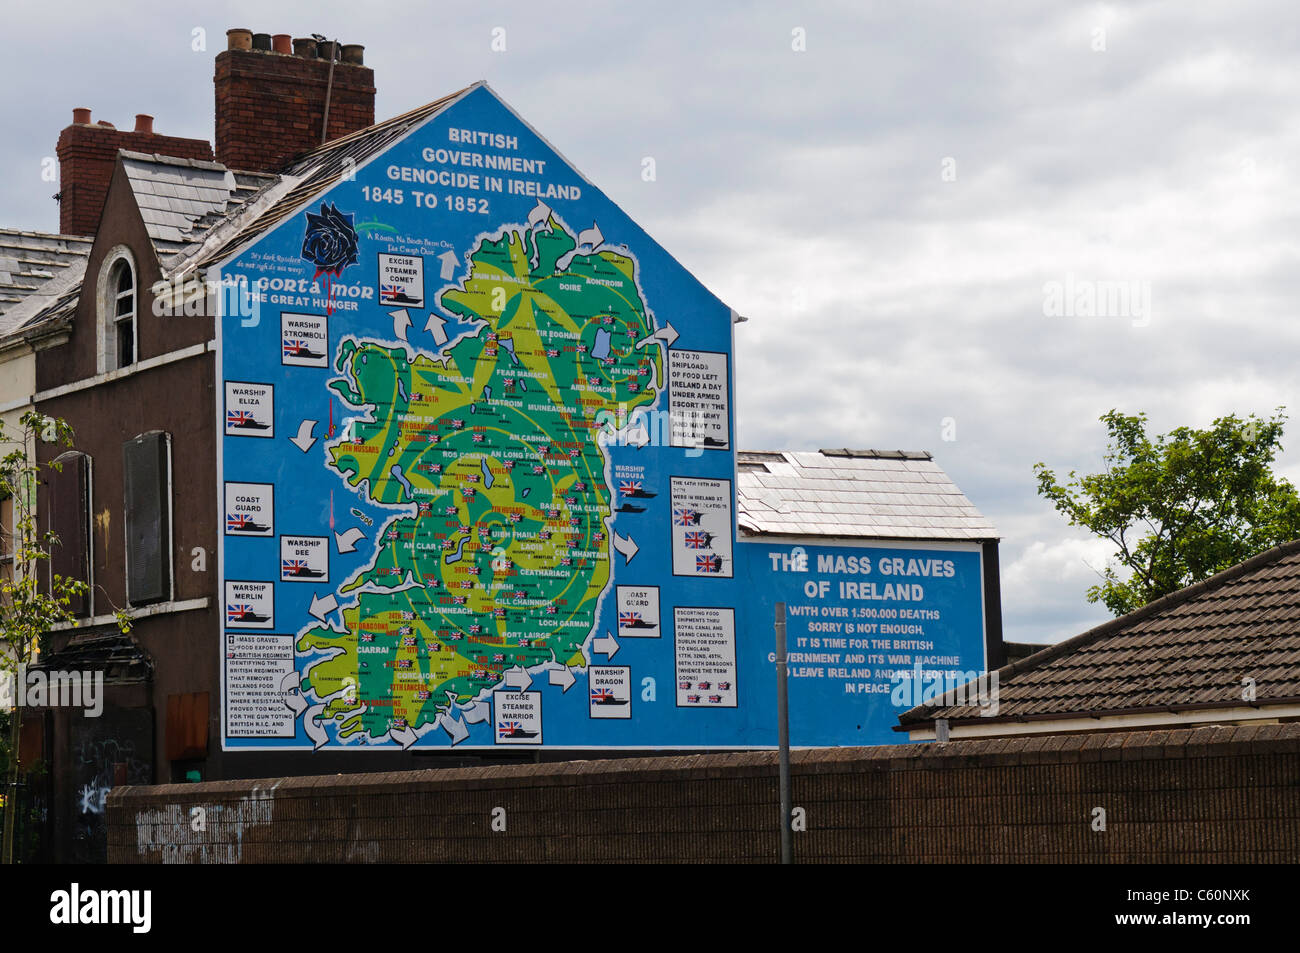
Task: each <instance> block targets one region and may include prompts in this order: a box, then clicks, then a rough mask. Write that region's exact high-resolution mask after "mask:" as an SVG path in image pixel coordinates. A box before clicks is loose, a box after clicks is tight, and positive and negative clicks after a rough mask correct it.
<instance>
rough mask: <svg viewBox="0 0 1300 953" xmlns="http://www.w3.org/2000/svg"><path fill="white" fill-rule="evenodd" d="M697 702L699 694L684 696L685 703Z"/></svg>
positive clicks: (696, 703)
mask: <svg viewBox="0 0 1300 953" xmlns="http://www.w3.org/2000/svg"><path fill="white" fill-rule="evenodd" d="M699 702H700V696H699V695H687V696H686V704H688V705H698V704H699Z"/></svg>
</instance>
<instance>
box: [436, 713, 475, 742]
mask: <svg viewBox="0 0 1300 953" xmlns="http://www.w3.org/2000/svg"><path fill="white" fill-rule="evenodd" d="M438 722H439V723H440V724H441V725H442V729H443V731H445V732H447V734H449V735H451V746H452V747H453V748H454V747H456V745H458V744H460V743H461V742H462V741H464V740H465V739H466V738H468V737H469V729H468V728H466V727H465V722H463V721H461V720H460V719H459V718H452V717H451V716H450V715H448V714H447V713H446V712H443V713H442V714H441V715H439V716H438Z"/></svg>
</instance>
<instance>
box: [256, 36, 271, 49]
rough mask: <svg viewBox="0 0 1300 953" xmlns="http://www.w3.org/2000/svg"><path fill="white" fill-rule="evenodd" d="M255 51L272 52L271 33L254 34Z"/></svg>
mask: <svg viewBox="0 0 1300 953" xmlns="http://www.w3.org/2000/svg"><path fill="white" fill-rule="evenodd" d="M253 49H255V50H257V51H258V52H259V53H270V52H271V34H269V33H254V34H253Z"/></svg>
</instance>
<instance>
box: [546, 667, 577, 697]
mask: <svg viewBox="0 0 1300 953" xmlns="http://www.w3.org/2000/svg"><path fill="white" fill-rule="evenodd" d="M550 680H551V684H552V685H560V686H563V687H562V689H561V691H562V692H567V691H568V690H569V686H570V685H572V684H573V683H574V682H576V681H577V679H576V678H574V677H573V672H572V671H570V670H569V666H567V665H561V666H559V667H558V668H553V669H551V675H550Z"/></svg>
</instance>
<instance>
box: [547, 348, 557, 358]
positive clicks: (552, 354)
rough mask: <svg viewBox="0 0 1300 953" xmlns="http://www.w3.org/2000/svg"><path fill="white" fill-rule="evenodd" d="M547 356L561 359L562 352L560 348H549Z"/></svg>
mask: <svg viewBox="0 0 1300 953" xmlns="http://www.w3.org/2000/svg"><path fill="white" fill-rule="evenodd" d="M546 356H547V357H559V356H560V350H559V348H554V347H548V348H547V349H546Z"/></svg>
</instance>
